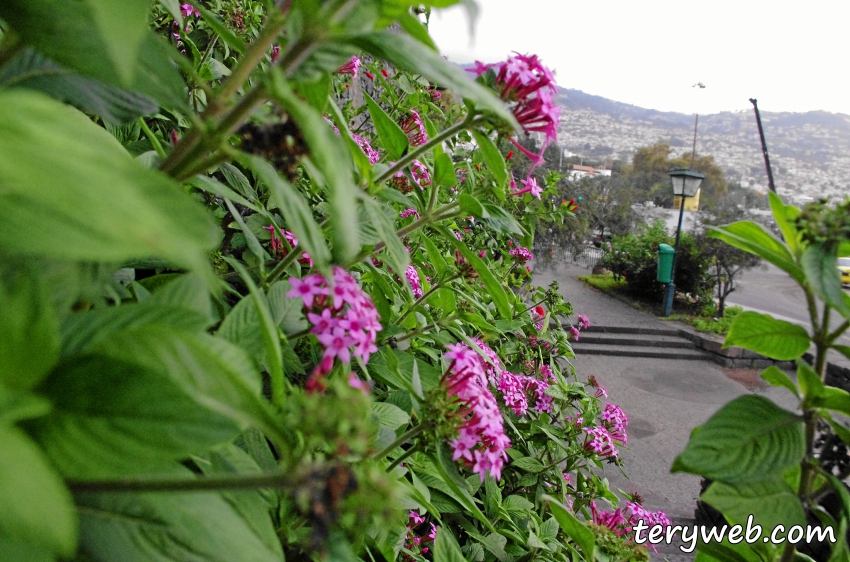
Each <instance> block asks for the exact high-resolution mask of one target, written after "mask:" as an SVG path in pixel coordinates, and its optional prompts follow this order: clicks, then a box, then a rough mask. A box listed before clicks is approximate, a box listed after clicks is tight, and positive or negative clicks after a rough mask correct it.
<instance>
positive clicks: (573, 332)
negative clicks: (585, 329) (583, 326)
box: [570, 326, 581, 341]
mask: <svg viewBox="0 0 850 562" xmlns="http://www.w3.org/2000/svg"><path fill="white" fill-rule="evenodd" d="M570 335H571V336H572V338H573V339H574V340H575V341H578V338H579V336H581V333H579V331H578V328H576V327H575V326H570Z"/></svg>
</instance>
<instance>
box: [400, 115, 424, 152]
mask: <svg viewBox="0 0 850 562" xmlns="http://www.w3.org/2000/svg"><path fill="white" fill-rule="evenodd" d="M401 130H402V131H404V132H405V133H406V134H407V137H408V139H409V140H410V146H420V145H423V144H425V143H426V142H428V132H427V131H426V130H425V125H424V124H423V123H422V118H421V117H419V113H417V112H416V111H414V110H412V109H411V110H410V115H409V116H408V117H407V118H406V119H405V120H404V121H402V123H401Z"/></svg>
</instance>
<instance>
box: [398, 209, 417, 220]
mask: <svg viewBox="0 0 850 562" xmlns="http://www.w3.org/2000/svg"><path fill="white" fill-rule="evenodd" d="M399 217H401V218H403V219H406V218H407V217H416V218H417V219H418V218H420V217H419V211H417V210H416V209H414V208H412V207H411V208H410V209H405V210H403V211H402V212H401V213H399Z"/></svg>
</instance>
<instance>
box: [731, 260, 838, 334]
mask: <svg viewBox="0 0 850 562" xmlns="http://www.w3.org/2000/svg"><path fill="white" fill-rule="evenodd" d="M726 303H727V306H730V305H739V306H742V307H743V308H744V309H754V310H757V311H761V312H769V313H771V314H772V315H773V316H776V317H780V318H781V319H783V320H788V321H789V322H794V323H796V324H803V325H805V326H808V325H809V312H808V309H807V307H806V298H805V295H804V294H803V290H802V289H801V288H800V287H799V286H798V285H797V283H796V282H795V281H794V280H793V279H791V277H790V276H789V275H788V274H787V273H785V272H784V271H782V270H781V269H779V268H778V267H776V266H774V265H770V264H767V265H764V266H762V267H758V268H755V269H751V270H749V271H745V272H744V273H743V275H742V276H741V280H740V282H739V284H738V287H737V288H736V289H735V291H733V292H732V294H730V295H729V296H728V297H727V299H726ZM842 320H843V319H842V318H840V317H839V316H838V315H837V314H833V318H832V322H831V324H832V327H833V328H835V327H837V326H838V325H839V324H840V323H841V321H842ZM840 340H841V342H842V343H845V344H850V336H848V335H846V334H845V335H844V336H843V337H841V338H840Z"/></svg>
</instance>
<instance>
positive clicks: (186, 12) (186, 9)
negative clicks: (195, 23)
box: [180, 4, 201, 18]
mask: <svg viewBox="0 0 850 562" xmlns="http://www.w3.org/2000/svg"><path fill="white" fill-rule="evenodd" d="M180 13H181V14H183V17H184V18H188V17H189V16H196V17H197V16H200V15H201V12H199V11H198V10H197V8H195V7H194V6H193V5H191V4H180Z"/></svg>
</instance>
